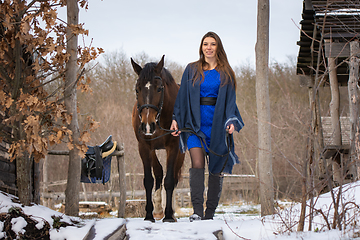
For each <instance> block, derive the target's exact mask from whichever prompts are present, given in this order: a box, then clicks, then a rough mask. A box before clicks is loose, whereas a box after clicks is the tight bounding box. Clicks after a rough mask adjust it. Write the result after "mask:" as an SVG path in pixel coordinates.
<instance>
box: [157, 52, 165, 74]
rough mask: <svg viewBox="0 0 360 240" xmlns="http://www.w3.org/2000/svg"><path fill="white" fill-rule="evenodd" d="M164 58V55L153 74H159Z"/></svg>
mask: <svg viewBox="0 0 360 240" xmlns="http://www.w3.org/2000/svg"><path fill="white" fill-rule="evenodd" d="M164 58H165V55H163V56H162V58H161V60H160V62H159V63H158V64H157V65H156V67H155V72H156V73H158V74H160V73H161V70H162V69H163V67H164Z"/></svg>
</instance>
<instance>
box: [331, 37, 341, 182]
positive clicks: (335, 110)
mask: <svg viewBox="0 0 360 240" xmlns="http://www.w3.org/2000/svg"><path fill="white" fill-rule="evenodd" d="M330 44H331V42H330ZM330 51H331V50H330ZM335 60H336V59H335V58H333V57H329V58H328V64H329V80H330V89H331V102H330V105H329V107H330V116H331V133H332V144H333V145H336V146H341V144H342V139H341V124H340V92H339V83H338V79H337V71H336V62H335ZM340 162H341V156H340V154H336V155H335V156H334V159H332V167H333V169H332V171H333V180H334V181H335V182H338V183H341V182H342V179H343V176H342V174H341V168H340V165H339V163H340Z"/></svg>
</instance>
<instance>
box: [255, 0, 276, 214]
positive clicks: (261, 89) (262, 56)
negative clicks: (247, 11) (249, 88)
mask: <svg viewBox="0 0 360 240" xmlns="http://www.w3.org/2000/svg"><path fill="white" fill-rule="evenodd" d="M269 12H270V11H269V0H259V1H258V15H257V42H256V47H255V52H256V105H257V117H258V145H259V148H258V161H259V180H260V203H261V216H265V215H270V214H273V213H274V188H273V171H272V154H271V127H270V100H269V75H268V63H269V15H270V13H269Z"/></svg>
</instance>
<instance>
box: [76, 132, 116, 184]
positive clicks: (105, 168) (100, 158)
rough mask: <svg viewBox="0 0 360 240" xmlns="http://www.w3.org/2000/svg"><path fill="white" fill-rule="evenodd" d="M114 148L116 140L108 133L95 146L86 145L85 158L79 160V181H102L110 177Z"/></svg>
mask: <svg viewBox="0 0 360 240" xmlns="http://www.w3.org/2000/svg"><path fill="white" fill-rule="evenodd" d="M115 150H116V141H115V142H113V141H112V135H110V136H109V137H108V138H107V139H106V140H105V142H103V143H102V144H101V145H97V146H88V150H87V152H86V154H85V158H83V159H82V160H81V180H80V181H81V182H85V183H103V184H105V183H106V182H107V181H109V179H110V172H111V157H112V155H111V154H112V153H113V152H114V151H115Z"/></svg>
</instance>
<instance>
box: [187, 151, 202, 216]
mask: <svg viewBox="0 0 360 240" xmlns="http://www.w3.org/2000/svg"><path fill="white" fill-rule="evenodd" d="M189 151H190V157H191V168H190V171H189V173H190V195H191V203H192V205H193V209H194V214H193V215H192V216H190V221H194V220H200V219H201V218H203V216H204V172H205V168H204V167H205V158H204V153H203V151H202V148H198V147H195V148H191V149H190V150H189Z"/></svg>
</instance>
